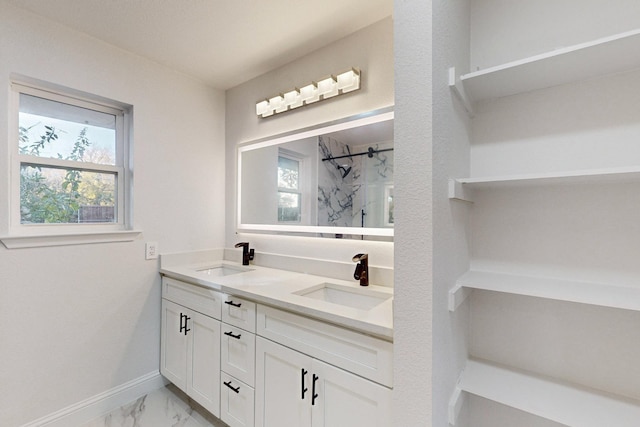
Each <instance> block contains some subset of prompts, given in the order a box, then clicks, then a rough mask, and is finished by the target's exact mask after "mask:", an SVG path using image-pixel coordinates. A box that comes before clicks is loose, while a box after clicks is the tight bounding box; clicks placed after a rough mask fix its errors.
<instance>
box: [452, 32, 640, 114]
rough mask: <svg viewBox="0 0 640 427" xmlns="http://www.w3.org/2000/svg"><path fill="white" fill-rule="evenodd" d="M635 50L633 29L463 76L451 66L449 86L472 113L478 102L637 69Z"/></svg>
mask: <svg viewBox="0 0 640 427" xmlns="http://www.w3.org/2000/svg"><path fill="white" fill-rule="evenodd" d="M638 51H640V29H635V30H632V31H627V32H624V33H620V34H616V35H613V36H609V37H603V38H599V39H596V40H593V41H590V42H586V43H580V44H576V45H573V46H568V47H564V48H560V49H556V50H553V51H551V52H546V53H542V54H540V55H535V56H531V57H529V58H524V59H520V60H517V61H512V62H508V63H506V64H502V65H497V66H494V67H489V68H486V69H484V70H478V71H474V72H470V73H467V74H463V75H459V74H457V72H456V70H455V69H454V68H452V69H450V74H449V86H450V87H451V89H452V90H453V91H454V92H455V93H456V95H457V96H458V97H459V98H460V99H461V100H462V102H463V104H464V105H465V109H467V111H468V112H469V113H470V114H473V112H472V108H473V104H474V103H475V102H478V101H484V100H488V99H493V98H500V97H504V96H509V95H515V94H518V93H524V92H528V91H532V90H536V89H543V88H547V87H552V86H558V85H562V84H566V83H572V82H577V81H581V80H587V79H591V78H595V77H600V76H605V75H608V74H613V73H620V72H624V71H631V70H634V69H637V68H640V56H639V55H634V54H633V52H638Z"/></svg>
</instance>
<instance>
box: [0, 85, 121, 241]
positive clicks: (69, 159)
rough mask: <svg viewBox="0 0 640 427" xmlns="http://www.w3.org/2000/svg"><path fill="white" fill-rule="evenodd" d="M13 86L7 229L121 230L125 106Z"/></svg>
mask: <svg viewBox="0 0 640 427" xmlns="http://www.w3.org/2000/svg"><path fill="white" fill-rule="evenodd" d="M12 89H13V93H12V94H13V103H14V104H13V107H12V109H11V111H13V112H14V119H15V121H14V122H13V123H14V124H13V125H12V127H13V128H14V129H15V138H11V139H12V140H11V141H10V149H11V152H12V155H11V158H12V171H11V176H10V183H11V191H12V194H11V203H10V215H9V218H10V227H9V230H10V234H11V235H42V234H51V233H91V232H100V233H105V232H109V231H118V230H126V229H127V228H128V227H129V225H130V224H129V215H128V212H127V209H128V205H129V203H128V200H127V198H128V197H129V194H130V191H129V189H128V185H129V179H128V176H127V171H128V168H127V167H126V166H127V164H128V155H127V153H128V149H129V147H128V139H127V137H126V136H127V134H128V132H126V126H127V122H128V114H129V111H128V109H127V108H126V107H125V106H123V105H121V104H118V103H115V102H114V103H110V102H105V101H103V100H99V101H98V100H97V98H96V99H91V97H84V96H75V94H74V95H73V96H71V95H69V94H65V93H62V92H61V91H57V90H56V91H49V90H44V89H41V88H36V87H31V86H27V85H22V84H18V83H13V84H12ZM3 242H4V239H3ZM5 245H6V242H5Z"/></svg>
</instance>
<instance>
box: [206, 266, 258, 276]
mask: <svg viewBox="0 0 640 427" xmlns="http://www.w3.org/2000/svg"><path fill="white" fill-rule="evenodd" d="M251 270H252V269H251V268H245V267H240V266H236V265H227V264H220V265H216V266H212V267H206V268H201V269H199V270H196V271H197V272H198V273H200V274H205V275H207V276H210V277H223V276H230V275H231V274H238V273H244V272H247V271H251Z"/></svg>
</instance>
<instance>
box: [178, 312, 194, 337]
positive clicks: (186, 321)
mask: <svg viewBox="0 0 640 427" xmlns="http://www.w3.org/2000/svg"><path fill="white" fill-rule="evenodd" d="M183 320H184V325H183V324H182V321H183ZM189 320H191V317H189V316H187V315H186V314H182V313H180V330H179V331H178V333H181V332H183V331H184V334H185V335H187V332H189V331H190V330H191V329H189V328H188V327H187V325H188V322H189Z"/></svg>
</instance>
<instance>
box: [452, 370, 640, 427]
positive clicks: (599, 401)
mask: <svg viewBox="0 0 640 427" xmlns="http://www.w3.org/2000/svg"><path fill="white" fill-rule="evenodd" d="M462 392H465V393H471V394H474V395H476V396H480V397H484V398H486V399H490V400H493V401H495V402H498V403H501V404H503V405H507V406H510V407H512V408H516V409H519V410H521V411H524V412H528V413H530V414H534V415H537V416H540V417H542V418H546V419H548V420H551V421H555V422H558V423H561V424H565V425H567V426H580V427H603V426H617V427H636V426H637V425H638V420H640V404H638V403H637V402H632V401H630V400H628V399H625V398H623V397H620V396H615V395H612V394H607V393H600V392H598V391H596V390H591V389H588V388H584V387H580V386H577V385H574V384H570V383H568V382H564V381H556V380H553V379H551V378H545V377H542V376H537V375H533V374H531V373H528V372H523V371H518V370H515V369H510V368H507V367H504V366H500V365H496V364H492V363H489V362H486V361H482V360H474V359H470V360H469V361H468V362H467V365H466V367H465V370H464V372H463V373H462V375H461V376H460V380H459V382H458V385H457V389H456V392H455V393H454V396H453V397H452V399H451V401H450V408H449V423H450V424H451V425H453V426H455V425H456V423H457V418H458V415H459V411H460V408H461V406H462V402H463V400H464V398H463V396H464V395H463V394H462Z"/></svg>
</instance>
